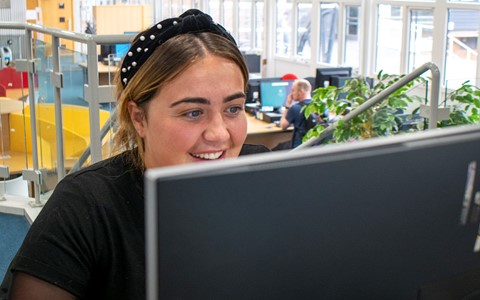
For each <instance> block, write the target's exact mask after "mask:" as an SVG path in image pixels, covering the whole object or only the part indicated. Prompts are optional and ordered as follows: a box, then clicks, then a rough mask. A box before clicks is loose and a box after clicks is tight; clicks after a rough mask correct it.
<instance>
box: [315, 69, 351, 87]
mask: <svg viewBox="0 0 480 300" xmlns="http://www.w3.org/2000/svg"><path fill="white" fill-rule="evenodd" d="M351 76H352V68H351V67H337V68H317V70H316V74H315V88H314V89H317V88H319V87H326V86H329V85H333V84H332V78H333V77H351Z"/></svg>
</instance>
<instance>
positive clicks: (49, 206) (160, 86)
mask: <svg viewBox="0 0 480 300" xmlns="http://www.w3.org/2000/svg"><path fill="white" fill-rule="evenodd" d="M247 80H248V70H247V67H246V65H245V63H244V60H243V57H242V54H241V53H240V51H239V50H238V48H237V46H236V43H235V41H234V39H233V38H232V36H230V34H228V33H227V32H226V31H225V29H224V28H223V27H222V26H220V25H218V24H216V23H215V22H213V21H212V19H211V17H210V16H209V15H207V14H204V13H202V12H201V11H199V10H188V11H186V12H185V13H183V14H182V15H181V16H180V17H178V18H170V19H166V20H163V21H161V22H159V23H158V24H156V25H154V26H153V27H151V28H149V29H147V30H145V31H144V32H142V33H140V34H138V35H137V36H136V38H135V40H134V42H133V44H132V46H131V48H130V50H129V52H128V53H127V55H126V56H125V58H124V60H123V61H122V65H121V67H120V68H119V73H118V74H117V101H118V103H117V105H118V107H117V110H118V119H119V129H118V131H117V133H116V136H115V138H116V142H117V146H118V148H119V149H121V151H119V154H117V155H116V156H114V157H112V158H109V159H106V160H104V161H101V162H98V163H96V164H93V165H91V166H90V167H87V168H84V169H82V170H80V171H78V172H75V173H73V174H70V175H68V176H66V177H65V178H64V179H63V180H62V181H61V182H59V183H58V185H57V187H56V189H55V191H54V193H53V194H52V196H51V197H50V199H49V200H48V202H47V203H46V205H45V207H44V208H43V209H42V211H41V213H40V214H39V216H38V217H37V219H36V220H35V221H34V223H33V224H32V226H31V228H30V230H29V232H28V234H27V236H26V238H25V240H24V242H23V245H22V246H21V247H20V249H19V251H18V253H17V255H16V257H15V258H14V259H13V261H12V263H11V264H10V267H9V270H8V271H7V275H6V276H5V279H4V282H3V283H2V286H1V290H0V298H1V299H4V298H8V299H56V300H58V299H75V298H81V299H145V229H144V228H145V225H144V197H143V195H144V190H143V189H144V187H143V174H144V172H145V170H146V169H150V168H158V167H164V166H172V165H180V164H187V163H196V162H207V161H210V162H211V161H215V160H221V159H228V158H236V157H238V156H239V155H246V154H253V153H260V152H267V151H269V149H267V148H266V147H264V146H259V145H245V144H244V141H245V139H246V134H247V119H246V116H245V112H244V105H245V89H246V83H247Z"/></svg>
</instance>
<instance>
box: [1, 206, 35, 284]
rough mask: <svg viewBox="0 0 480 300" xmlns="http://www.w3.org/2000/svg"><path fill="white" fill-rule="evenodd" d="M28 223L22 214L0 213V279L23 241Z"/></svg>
mask: <svg viewBox="0 0 480 300" xmlns="http://www.w3.org/2000/svg"><path fill="white" fill-rule="evenodd" d="M29 227H30V224H29V223H28V221H27V219H26V218H25V217H24V216H20V215H13V214H5V213H0V253H1V254H0V281H3V278H4V277H5V273H6V271H7V268H8V265H9V264H10V261H11V260H12V258H13V257H14V256H15V254H16V252H17V250H18V248H19V247H20V245H21V244H22V242H23V239H24V238H25V235H26V233H27V231H28V228H29Z"/></svg>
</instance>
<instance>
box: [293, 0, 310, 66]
mask: <svg viewBox="0 0 480 300" xmlns="http://www.w3.org/2000/svg"><path fill="white" fill-rule="evenodd" d="M311 12H312V4H311V3H299V4H297V14H298V16H297V30H296V33H297V51H296V55H298V56H301V57H304V58H310V56H311V44H310V35H311V23H312V13H311Z"/></svg>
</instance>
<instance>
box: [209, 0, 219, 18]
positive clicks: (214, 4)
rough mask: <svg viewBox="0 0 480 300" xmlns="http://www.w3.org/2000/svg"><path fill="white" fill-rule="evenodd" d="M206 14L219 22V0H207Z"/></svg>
mask: <svg viewBox="0 0 480 300" xmlns="http://www.w3.org/2000/svg"><path fill="white" fill-rule="evenodd" d="M208 14H209V15H210V16H211V17H212V19H213V20H214V21H215V22H220V1H218V0H210V1H208Z"/></svg>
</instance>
